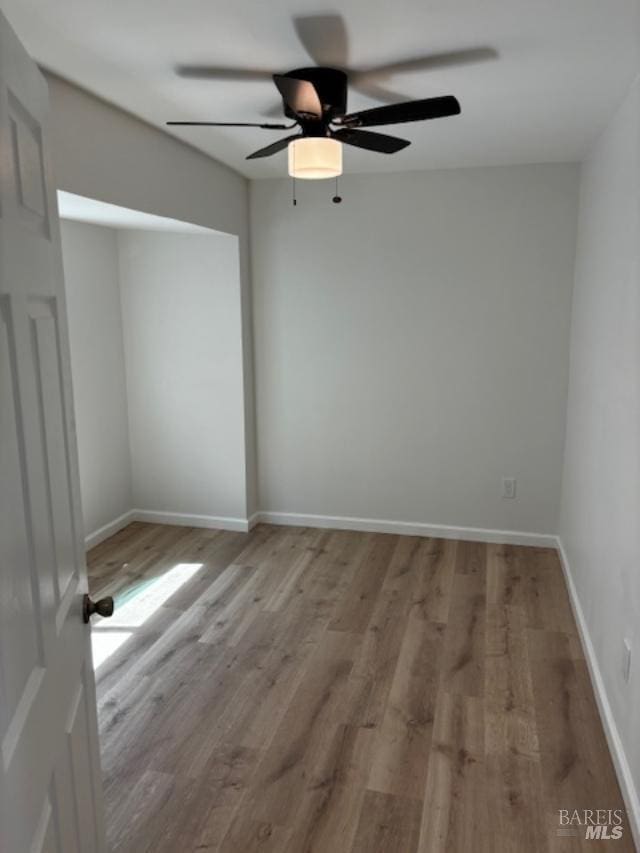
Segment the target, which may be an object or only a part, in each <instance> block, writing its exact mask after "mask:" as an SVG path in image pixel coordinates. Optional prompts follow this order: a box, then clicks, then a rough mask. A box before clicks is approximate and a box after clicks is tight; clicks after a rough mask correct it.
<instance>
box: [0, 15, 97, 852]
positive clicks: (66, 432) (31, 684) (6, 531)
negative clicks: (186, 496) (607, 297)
mask: <svg viewBox="0 0 640 853" xmlns="http://www.w3.org/2000/svg"><path fill="white" fill-rule="evenodd" d="M47 110H48V97H47V89H46V84H45V82H44V80H43V78H42V76H41V74H40V72H39V71H38V69H37V67H36V66H35V64H34V63H33V62H32V60H31V59H30V58H29V57H28V56H27V54H26V53H25V51H24V49H23V48H22V47H21V45H20V43H19V41H18V39H17V38H16V36H15V34H14V33H13V32H12V31H11V29H10V27H9V25H8V24H7V22H6V20H5V19H4V18H3V17H2V16H0V534H1V537H0V641H1V645H0V809H1V811H0V849H1V851H2V853H29V852H30V851H34V853H35V851H47V853H48V851H58V853H75V851H78V853H94V851H95V853H102V851H104V829H103V818H102V800H101V798H102V792H101V779H100V766H99V753H98V741H97V721H96V708H95V687H94V682H93V669H92V666H91V651H90V637H89V630H88V626H85V625H84V624H83V621H82V597H83V594H84V593H85V592H86V571H85V564H84V548H83V542H82V519H81V513H80V503H79V486H78V469H77V453H76V439H75V427H74V423H73V403H72V396H71V378H70V377H71V371H70V366H69V343H68V332H67V326H66V313H65V304H64V288H63V280H62V261H61V255H60V235H59V224H58V216H57V207H56V193H55V184H54V182H53V180H52V176H51V169H50V165H49V155H48V146H47V123H46V117H47Z"/></svg>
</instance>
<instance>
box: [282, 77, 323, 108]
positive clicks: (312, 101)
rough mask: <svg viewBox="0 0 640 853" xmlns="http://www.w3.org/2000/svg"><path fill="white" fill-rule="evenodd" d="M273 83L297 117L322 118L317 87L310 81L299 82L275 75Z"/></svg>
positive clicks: (292, 78)
mask: <svg viewBox="0 0 640 853" xmlns="http://www.w3.org/2000/svg"><path fill="white" fill-rule="evenodd" d="M273 82H274V83H275V84H276V86H277V87H278V91H279V92H280V94H281V95H282V99H283V101H284V102H285V104H286V105H287V106H288V107H289V109H291V110H292V111H293V112H294V113H295V114H296V115H299V116H303V117H304V116H313V117H315V118H321V117H322V104H321V103H320V98H319V97H318V93H317V92H316V87H315V86H314V85H313V83H309V81H308V80H297V79H296V78H295V77H287V76H286V75H284V74H274V75H273Z"/></svg>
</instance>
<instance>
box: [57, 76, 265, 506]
mask: <svg viewBox="0 0 640 853" xmlns="http://www.w3.org/2000/svg"><path fill="white" fill-rule="evenodd" d="M46 78H47V82H48V84H49V92H50V98H51V107H52V110H51V139H52V142H53V160H54V172H55V177H56V181H57V185H58V188H59V189H62V190H66V191H68V192H71V193H76V194H77V195H81V196H86V197H87V198H92V199H98V200H100V201H105V202H109V203H111V204H116V205H120V206H121V207H127V208H131V209H132V210H141V211H144V212H146V213H153V214H156V215H158V216H166V217H170V218H172V219H178V220H181V221H185V222H192V223H195V224H197V225H202V226H204V227H207V228H213V229H215V230H216V231H222V232H225V233H228V234H234V235H237V236H238V238H239V250H240V277H241V288H242V290H241V293H242V334H243V342H244V354H243V387H244V392H243V393H244V425H243V429H242V433H243V441H244V442H245V451H246V458H247V466H246V472H247V473H246V476H247V494H248V503H249V509H250V512H253V511H254V509H255V500H256V497H255V496H256V476H255V434H254V422H255V417H254V400H253V376H252V370H253V354H252V338H251V286H250V261H249V208H248V182H247V180H246V179H245V178H243V177H242V176H241V175H239V174H237V173H236V172H234V171H233V170H231V169H229V168H227V167H226V166H223V165H222V164H221V163H218V162H216V161H215V160H213V159H211V158H210V157H207V156H206V155H205V154H202V153H201V152H199V151H196V150H195V149H194V148H190V147H189V146H187V145H184V144H183V143H181V142H179V141H178V140H176V139H174V138H173V137H171V136H168V135H167V134H165V133H162V132H161V131H159V130H157V129H156V128H153V127H151V126H150V125H148V124H145V123H144V122H142V121H140V120H139V119H137V118H135V117H134V116H132V115H129V114H128V113H125V112H123V111H122V110H119V109H117V108H116V107H113V106H111V105H110V104H107V103H106V102H104V101H101V100H99V99H98V98H95V97H94V96H92V95H90V94H89V93H88V92H85V91H83V90H81V89H79V88H77V87H76V86H73V85H71V84H69V83H67V82H65V81H63V80H61V79H60V78H58V77H55V76H54V75H51V74H46Z"/></svg>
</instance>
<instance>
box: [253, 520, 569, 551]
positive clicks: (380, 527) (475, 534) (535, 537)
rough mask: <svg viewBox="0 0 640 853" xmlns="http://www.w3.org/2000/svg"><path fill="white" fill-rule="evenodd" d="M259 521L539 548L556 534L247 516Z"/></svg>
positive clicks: (550, 544) (549, 545)
mask: <svg viewBox="0 0 640 853" xmlns="http://www.w3.org/2000/svg"><path fill="white" fill-rule="evenodd" d="M254 519H255V521H254ZM260 521H262V522H265V523H266V524H285V525H290V526H292V527H326V528H333V529H335V530H361V531H363V532H367V533H369V532H370V533H395V534H400V535H404V536H432V537H435V538H438V539H462V540H465V541H467V542H495V543H497V544H504V545H534V546H538V547H540V548H555V547H556V537H555V536H553V535H550V534H547V533H524V532H521V531H519V530H490V529H488V528H485V527H452V526H450V525H441V524H423V523H422V522H417V521H416V522H414V521H387V520H384V519H377V518H352V517H350V516H344V515H308V514H305V513H300V512H257V513H255V515H253V516H251V522H252V523H258V522H260Z"/></svg>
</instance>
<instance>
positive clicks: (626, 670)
mask: <svg viewBox="0 0 640 853" xmlns="http://www.w3.org/2000/svg"><path fill="white" fill-rule="evenodd" d="M630 675H631V640H629V639H627V638H626V637H625V639H624V640H623V641H622V677H623V679H624V681H625V683H627V684H628V683H629V676H630Z"/></svg>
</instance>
